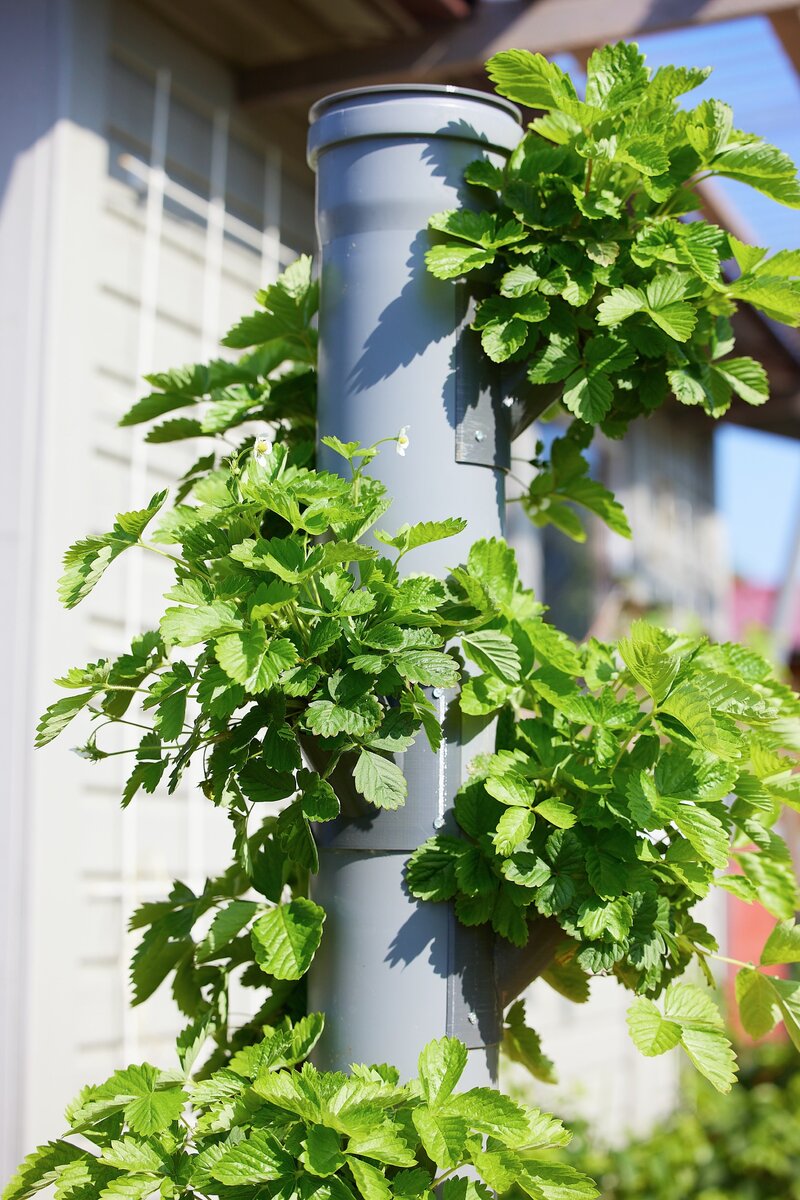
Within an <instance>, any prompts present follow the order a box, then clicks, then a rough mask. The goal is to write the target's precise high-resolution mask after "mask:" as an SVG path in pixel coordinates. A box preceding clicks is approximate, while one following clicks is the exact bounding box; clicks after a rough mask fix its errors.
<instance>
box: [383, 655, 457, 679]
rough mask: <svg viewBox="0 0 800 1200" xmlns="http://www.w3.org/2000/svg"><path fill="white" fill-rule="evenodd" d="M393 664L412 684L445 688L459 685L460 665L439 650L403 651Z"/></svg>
mask: <svg viewBox="0 0 800 1200" xmlns="http://www.w3.org/2000/svg"><path fill="white" fill-rule="evenodd" d="M392 664H393V666H394V667H396V669H397V670H398V671H399V672H400V674H401V675H402V676H403V678H404V679H407V680H409V682H411V683H421V684H423V686H424V685H429V686H431V687H444V688H448V687H455V686H456V684H457V683H458V679H459V670H458V663H457V662H456V661H455V659H453V658H451V657H450V655H449V654H445V653H443V652H441V651H438V650H402V651H401V652H400V653H399V654H396V655H394V657H393V658H392Z"/></svg>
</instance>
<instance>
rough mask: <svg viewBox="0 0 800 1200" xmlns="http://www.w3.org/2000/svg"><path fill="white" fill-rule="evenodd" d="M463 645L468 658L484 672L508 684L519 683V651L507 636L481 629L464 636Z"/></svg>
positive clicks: (493, 630)
mask: <svg viewBox="0 0 800 1200" xmlns="http://www.w3.org/2000/svg"><path fill="white" fill-rule="evenodd" d="M461 644H462V646H463V647H464V652H465V654H466V655H467V657H468V658H471V659H472V661H473V662H474V663H476V664H477V665H478V666H479V667H480V669H481V670H482V671H486V672H487V673H488V674H489V675H496V676H498V677H499V678H500V679H502V680H504V681H505V682H506V683H517V682H518V681H519V673H520V658H519V651H518V650H517V648H516V646H515V645H514V643H513V641H512V640H511V638H510V637H508V635H507V634H505V633H500V632H498V631H497V630H495V629H480V630H476V631H475V632H474V633H469V634H464V635H463V636H462V638H461Z"/></svg>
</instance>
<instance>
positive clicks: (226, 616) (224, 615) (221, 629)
mask: <svg viewBox="0 0 800 1200" xmlns="http://www.w3.org/2000/svg"><path fill="white" fill-rule="evenodd" d="M159 628H160V630H161V636H162V637H163V639H164V642H165V644H166V645H167V646H195V645H196V644H197V643H198V642H206V641H208V640H209V639H211V638H215V637H220V636H221V635H222V634H224V633H228V632H229V631H231V630H234V629H241V628H242V622H241V620H240V618H239V616H238V613H237V610H236V606H235V605H233V604H230V603H229V602H228V601H225V600H217V601H215V603H213V604H205V605H199V606H198V607H196V608H186V607H183V606H181V607H179V608H168V609H167V610H166V612H165V613H164V615H163V617H162V618H161V622H160V626H159Z"/></svg>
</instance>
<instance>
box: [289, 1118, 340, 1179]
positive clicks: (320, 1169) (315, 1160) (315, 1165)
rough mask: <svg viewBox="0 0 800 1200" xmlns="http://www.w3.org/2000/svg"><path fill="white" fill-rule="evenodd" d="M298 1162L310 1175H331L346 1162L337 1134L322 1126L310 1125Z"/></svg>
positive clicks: (333, 1130)
mask: <svg viewBox="0 0 800 1200" xmlns="http://www.w3.org/2000/svg"><path fill="white" fill-rule="evenodd" d="M300 1161H301V1162H302V1164H303V1166H304V1167H305V1168H306V1170H307V1171H309V1172H310V1173H311V1174H312V1175H318V1176H323V1177H324V1176H327V1175H333V1174H335V1172H336V1171H338V1170H339V1168H340V1167H343V1166H344V1164H345V1162H346V1161H347V1160H346V1159H345V1157H344V1155H343V1154H342V1151H341V1146H340V1138H339V1134H338V1133H337V1132H336V1130H335V1129H329V1128H327V1127H326V1126H324V1125H311V1126H309V1128H308V1132H307V1133H306V1137H305V1141H304V1142H303V1151H302V1153H301V1154H300Z"/></svg>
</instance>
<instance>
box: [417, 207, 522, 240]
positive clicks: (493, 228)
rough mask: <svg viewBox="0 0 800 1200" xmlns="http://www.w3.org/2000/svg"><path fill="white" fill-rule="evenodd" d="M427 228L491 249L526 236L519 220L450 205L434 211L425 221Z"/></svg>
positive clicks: (485, 211) (484, 210)
mask: <svg viewBox="0 0 800 1200" xmlns="http://www.w3.org/2000/svg"><path fill="white" fill-rule="evenodd" d="M428 227H429V228H430V229H435V230H437V231H438V232H439V233H450V234H452V235H453V236H454V237H459V238H463V239H464V241H466V242H473V243H474V244H475V245H476V246H483V247H485V248H487V249H492V250H494V249H496V248H498V247H500V246H508V245H511V244H512V243H513V242H520V241H522V240H523V239H524V238H525V237H526V236H527V235H526V232H525V229H524V228H523V226H522V225H520V223H519V221H514V220H511V221H506V220H502V219H501V218H499V217H498V216H496V215H495V214H494V213H491V212H488V211H487V210H486V209H483V210H481V211H479V212H473V211H472V210H471V209H465V208H453V209H449V210H448V211H447V212H440V213H434V214H433V216H432V217H430V218H429V220H428Z"/></svg>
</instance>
